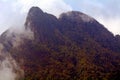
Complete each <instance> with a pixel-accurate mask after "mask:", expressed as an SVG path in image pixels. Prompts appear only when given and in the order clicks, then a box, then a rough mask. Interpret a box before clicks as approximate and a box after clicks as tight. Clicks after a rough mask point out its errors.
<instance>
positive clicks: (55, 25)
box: [0, 7, 120, 80]
mask: <svg viewBox="0 0 120 80" xmlns="http://www.w3.org/2000/svg"><path fill="white" fill-rule="evenodd" d="M25 29H26V30H27V29H30V30H31V31H32V32H33V34H34V39H27V38H24V37H20V38H22V39H21V42H20V44H19V45H18V46H13V45H12V44H11V43H12V42H14V41H15V40H14V41H11V40H12V39H13V38H14V36H15V35H16V33H12V34H11V35H12V36H9V37H7V34H8V32H9V30H8V31H6V32H5V33H3V34H2V35H1V37H0V43H1V44H2V45H3V46H4V47H5V48H4V51H7V52H9V53H10V55H11V56H12V57H13V59H15V61H16V62H17V63H18V64H19V65H20V67H21V68H22V69H23V70H24V79H25V80H105V79H106V80H118V79H120V75H119V74H120V37H119V35H117V36H114V35H113V34H112V33H111V32H109V31H108V30H107V29H106V28H105V27H104V26H103V25H102V24H100V23H99V22H97V21H96V20H95V19H93V18H92V17H89V16H88V15H86V14H84V13H81V12H77V11H71V12H67V13H63V14H61V15H60V17H59V18H56V17H55V16H53V15H51V14H48V13H45V12H43V11H42V10H41V9H39V8H38V7H32V8H31V9H30V11H29V13H28V16H27V18H26V22H25ZM20 36H23V35H20ZM18 37H19V36H18Z"/></svg>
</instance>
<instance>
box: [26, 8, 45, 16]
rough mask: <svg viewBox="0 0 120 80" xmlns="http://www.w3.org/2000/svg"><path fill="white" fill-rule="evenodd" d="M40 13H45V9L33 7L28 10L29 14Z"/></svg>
mask: <svg viewBox="0 0 120 80" xmlns="http://www.w3.org/2000/svg"><path fill="white" fill-rule="evenodd" d="M38 13H43V11H42V10H41V9H40V8H39V7H32V8H30V10H29V12H28V14H29V15H36V14H38Z"/></svg>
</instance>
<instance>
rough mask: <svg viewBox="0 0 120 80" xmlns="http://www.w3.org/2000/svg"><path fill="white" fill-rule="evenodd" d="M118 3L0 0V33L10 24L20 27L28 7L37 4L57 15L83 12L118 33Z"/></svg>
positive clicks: (106, 0) (102, 0)
mask: <svg viewBox="0 0 120 80" xmlns="http://www.w3.org/2000/svg"><path fill="white" fill-rule="evenodd" d="M119 3H120V0H0V33H2V32H3V31H4V30H6V29H7V28H9V27H11V26H16V27H20V24H21V23H22V24H23V23H24V20H25V16H26V13H27V12H28V10H29V8H30V7H32V6H39V7H40V8H41V9H42V10H43V11H45V12H48V13H51V14H54V15H56V16H57V17H58V16H59V14H60V13H62V12H66V11H71V10H77V11H81V12H84V13H86V14H88V15H90V16H92V17H94V18H95V19H97V20H98V21H99V22H100V23H102V24H103V25H105V27H106V28H108V29H109V30H110V31H111V32H113V33H114V34H120V27H119V26H120V5H119ZM18 25H19V26H18Z"/></svg>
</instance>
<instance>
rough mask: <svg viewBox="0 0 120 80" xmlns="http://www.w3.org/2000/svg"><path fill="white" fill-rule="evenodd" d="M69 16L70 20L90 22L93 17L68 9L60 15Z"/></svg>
mask: <svg viewBox="0 0 120 80" xmlns="http://www.w3.org/2000/svg"><path fill="white" fill-rule="evenodd" d="M63 17H64V18H69V20H71V21H82V22H92V21H94V19H93V18H92V17H90V16H88V15H86V14H84V13H82V12H78V11H69V12H67V13H63V14H61V15H60V18H63Z"/></svg>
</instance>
